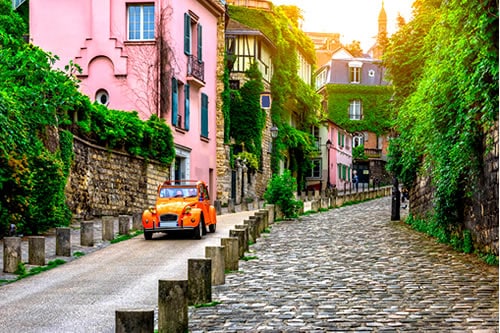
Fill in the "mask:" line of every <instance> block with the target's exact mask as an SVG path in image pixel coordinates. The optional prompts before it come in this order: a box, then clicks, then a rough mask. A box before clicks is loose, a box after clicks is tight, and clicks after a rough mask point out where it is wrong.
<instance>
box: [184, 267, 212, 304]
mask: <svg viewBox="0 0 500 333" xmlns="http://www.w3.org/2000/svg"><path fill="white" fill-rule="evenodd" d="M210 302H212V260H210V259H208V258H207V259H188V305H197V304H206V303H210Z"/></svg>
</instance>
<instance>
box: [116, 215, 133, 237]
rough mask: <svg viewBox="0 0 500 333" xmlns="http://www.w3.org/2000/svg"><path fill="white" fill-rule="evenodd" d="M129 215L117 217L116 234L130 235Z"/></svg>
mask: <svg viewBox="0 0 500 333" xmlns="http://www.w3.org/2000/svg"><path fill="white" fill-rule="evenodd" d="M130 218H131V217H130V215H118V234H119V235H128V234H129V233H130Z"/></svg>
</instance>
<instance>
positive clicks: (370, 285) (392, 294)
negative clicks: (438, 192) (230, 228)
mask: <svg viewBox="0 0 500 333" xmlns="http://www.w3.org/2000/svg"><path fill="white" fill-rule="evenodd" d="M390 204H391V197H385V198H381V199H376V200H372V201H368V202H365V203H361V204H358V205H354V206H346V207H343V208H339V209H333V210H329V211H328V212H322V213H318V214H314V215H309V216H305V217H301V218H300V219H299V220H293V221H282V222H278V223H275V224H274V225H273V226H272V230H271V233H269V234H262V235H261V237H260V238H259V239H258V241H257V243H256V244H254V245H252V246H251V247H250V253H247V255H248V256H255V257H257V258H256V259H254V260H249V261H242V260H241V261H240V265H239V271H238V272H235V273H229V274H227V275H226V283H225V284H224V285H222V286H214V287H213V289H212V290H213V292H212V299H213V301H217V302H221V303H220V304H218V305H216V306H212V307H201V308H196V309H195V308H192V307H190V309H189V329H190V332H473V333H486V332H488V333H490V332H498V327H499V321H498V317H499V316H498V267H490V266H487V265H486V264H483V263H482V262H481V261H479V260H478V259H477V258H476V257H474V256H471V255H464V254H460V253H457V252H454V251H453V250H452V249H450V248H449V247H448V246H446V245H443V244H438V243H436V241H435V240H433V239H430V238H428V237H427V236H425V235H423V234H420V233H417V232H415V231H413V230H411V229H409V227H407V226H406V225H405V224H404V223H401V222H391V221H390Z"/></svg>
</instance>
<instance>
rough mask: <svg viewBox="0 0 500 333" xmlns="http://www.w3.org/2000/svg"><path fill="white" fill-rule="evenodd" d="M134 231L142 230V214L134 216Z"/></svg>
mask: <svg viewBox="0 0 500 333" xmlns="http://www.w3.org/2000/svg"><path fill="white" fill-rule="evenodd" d="M132 229H134V230H142V213H134V214H133V215H132Z"/></svg>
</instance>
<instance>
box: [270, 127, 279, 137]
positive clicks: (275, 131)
mask: <svg viewBox="0 0 500 333" xmlns="http://www.w3.org/2000/svg"><path fill="white" fill-rule="evenodd" d="M278 131H279V129H278V127H276V125H273V127H271V137H272V138H273V139H276V138H277V137H278Z"/></svg>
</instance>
